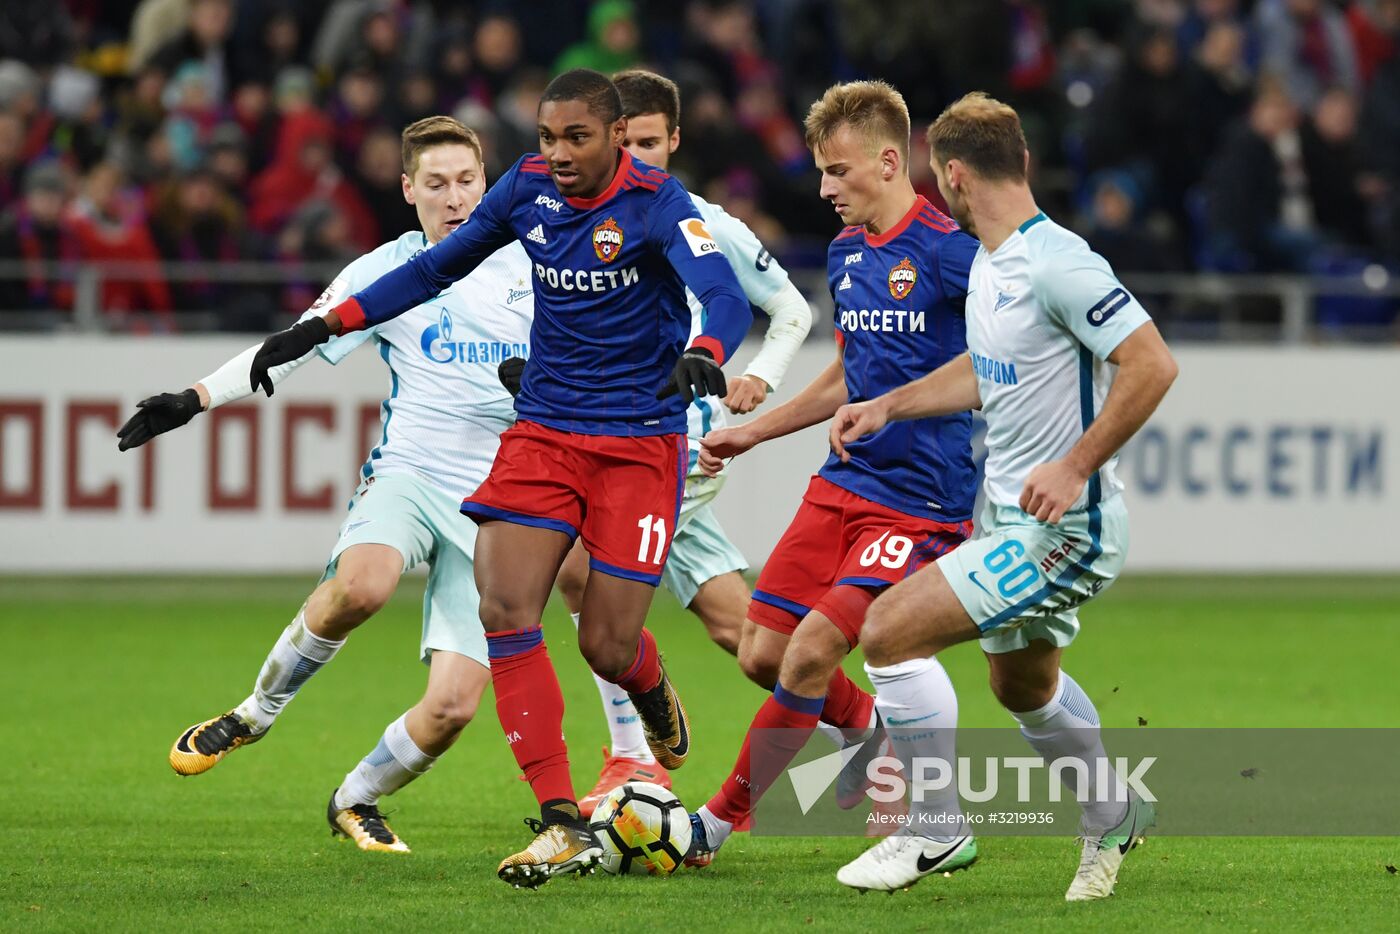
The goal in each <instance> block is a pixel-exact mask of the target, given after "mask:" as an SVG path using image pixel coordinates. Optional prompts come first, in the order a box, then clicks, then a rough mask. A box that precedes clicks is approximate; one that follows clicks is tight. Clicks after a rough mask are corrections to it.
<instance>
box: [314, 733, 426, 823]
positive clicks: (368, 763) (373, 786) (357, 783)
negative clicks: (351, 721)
mask: <svg viewBox="0 0 1400 934" xmlns="http://www.w3.org/2000/svg"><path fill="white" fill-rule="evenodd" d="M407 717H408V714H404V715H403V716H402V717H399V718H398V719H397V720H395V721H394V722H393V723H391V724H389V726H388V727H386V728H385V730H384V735H383V736H381V737H380V738H379V744H378V745H377V746H375V747H374V750H373V751H372V752H371V753H370V754H369V755H367V756H365V757H364V758H363V759H361V760H360V764H359V765H357V766H355V768H354V769H352V770H351V771H350V774H349V775H346V776H345V781H343V782H341V783H340V788H339V789H338V790H337V791H336V793H335V806H336V807H338V808H342V809H343V808H348V807H350V806H351V805H352V804H377V803H378V802H379V796H380V795H391V794H393V793H394V792H396V791H398V790H399V789H400V788H402V787H403V786H404V785H407V784H408V783H409V782H411V781H413V780H414V779H415V778H417V777H418V776H420V775H422V774H423V773H424V772H426V771H428V769H430V768H432V767H433V763H435V762H437V760H438V757H437V756H430V755H428V754H427V753H426V752H424V751H423V750H421V749H419V748H418V744H417V743H415V742H414V741H413V737H411V736H409V735H408V728H407V727H406V726H405V725H404V720H405V719H406V718H407Z"/></svg>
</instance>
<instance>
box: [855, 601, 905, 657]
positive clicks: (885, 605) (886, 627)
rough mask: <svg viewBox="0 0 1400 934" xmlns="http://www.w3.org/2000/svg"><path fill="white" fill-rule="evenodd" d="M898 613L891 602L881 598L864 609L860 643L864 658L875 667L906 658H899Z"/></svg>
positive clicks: (900, 646)
mask: <svg viewBox="0 0 1400 934" xmlns="http://www.w3.org/2000/svg"><path fill="white" fill-rule="evenodd" d="M899 618H900V617H899V614H898V613H897V612H895V611H892V610H891V604H890V603H889V602H888V601H886V600H884V599H883V598H880V599H877V600H876V601H875V602H874V603H872V604H870V608H869V609H867V610H866V611H865V622H864V623H863V624H862V625H861V627H860V645H861V648H862V649H863V650H864V651H865V660H866V662H868V663H869V664H871V665H874V666H875V667H876V668H883V667H885V666H886V665H895V664H898V663H899V662H902V661H905V660H906V659H904V658H901V657H900V655H901V654H902V653H903V646H902V645H901V643H902V642H903V641H904V640H902V639H901V635H902V633H901V631H900V626H899Z"/></svg>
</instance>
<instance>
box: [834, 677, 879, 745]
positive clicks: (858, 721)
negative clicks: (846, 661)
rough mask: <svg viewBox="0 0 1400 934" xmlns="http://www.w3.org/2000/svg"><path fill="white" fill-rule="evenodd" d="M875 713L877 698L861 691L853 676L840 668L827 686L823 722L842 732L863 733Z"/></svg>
mask: <svg viewBox="0 0 1400 934" xmlns="http://www.w3.org/2000/svg"><path fill="white" fill-rule="evenodd" d="M874 712H875V697H874V695H872V694H867V693H866V692H865V691H862V690H861V689H860V686H859V685H857V684H856V683H855V682H854V681H852V680H851V676H850V675H848V674H846V673H845V672H844V671H842V670H841V669H840V668H838V669H836V672H835V673H834V674H832V676H831V683H830V684H828V685H827V686H826V704H825V705H823V707H822V722H823V723H830V724H831V725H832V726H837V727H840V728H841V729H842V730H847V731H852V730H853V731H856V732H861V731H863V730H866V729H868V728H869V726H870V716H871V714H873V713H874Z"/></svg>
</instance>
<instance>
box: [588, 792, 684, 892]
mask: <svg viewBox="0 0 1400 934" xmlns="http://www.w3.org/2000/svg"><path fill="white" fill-rule="evenodd" d="M588 826H589V827H590V828H591V829H592V830H593V835H594V836H595V837H597V838H598V843H599V845H601V846H602V848H603V858H602V859H601V860H599V863H598V864H599V865H600V866H602V867H603V870H604V871H605V872H610V873H612V874H613V875H616V876H623V875H627V874H629V873H633V874H636V875H653V876H665V875H669V874H671V873H673V872H675V871H676V868H677V867H678V866H680V864H681V862H682V861H683V860H684V859H685V852H686V850H688V849H690V835H691V831H690V815H689V814H687V813H686V811H685V806H684V805H682V804H681V802H680V799H679V798H677V797H676V796H675V795H674V794H672V793H671V791H670V789H667V788H662V787H661V786H660V785H653V784H652V783H650V782H628V783H627V784H625V785H618V786H617V787H616V788H614V789H613V790H612V791H610V792H608V796H607V797H606V798H604V799H603V800H602V801H601V802H599V804H598V808H597V810H595V811H594V812H593V820H592V821H591V822H590V823H589V825H588Z"/></svg>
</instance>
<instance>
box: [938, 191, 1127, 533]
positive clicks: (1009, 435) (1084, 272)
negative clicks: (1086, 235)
mask: <svg viewBox="0 0 1400 934" xmlns="http://www.w3.org/2000/svg"><path fill="white" fill-rule="evenodd" d="M966 309H967V347H968V351H969V353H970V354H971V357H972V366H973V371H974V372H975V373H976V374H977V386H978V391H979V392H980V393H981V397H982V415H983V416H984V417H985V418H986V420H987V466H986V475H987V484H986V494H987V499H988V500H989V501H990V502H993V503H996V504H998V505H1002V506H1012V507H1015V506H1018V505H1019V503H1020V499H1021V491H1022V488H1023V487H1024V486H1025V483H1026V477H1027V476H1028V475H1029V474H1030V472H1031V470H1032V469H1033V468H1034V467H1036V466H1038V465H1040V464H1043V463H1045V462H1047V461H1053V460H1058V459H1060V458H1062V457H1064V456H1065V455H1066V454H1067V453H1069V450H1070V448H1072V447H1073V446H1074V444H1075V442H1077V441H1078V440H1079V439H1080V437H1082V436H1083V434H1084V430H1085V429H1086V428H1088V426H1089V423H1090V422H1092V421H1093V420H1094V418H1095V416H1097V414H1098V412H1099V410H1100V408H1102V406H1103V401H1104V397H1105V396H1107V395H1108V389H1109V387H1110V386H1111V385H1112V384H1113V375H1114V372H1115V371H1116V369H1117V368H1116V367H1114V366H1113V365H1112V364H1109V363H1108V362H1106V361H1107V357H1108V355H1109V354H1111V353H1112V352H1113V350H1114V348H1116V347H1117V346H1118V345H1119V344H1120V343H1122V341H1123V339H1124V338H1126V337H1127V336H1128V335H1129V334H1131V333H1132V332H1133V331H1135V330H1136V329H1137V328H1139V327H1140V326H1142V325H1143V324H1144V323H1146V322H1147V321H1148V320H1150V319H1149V318H1148V315H1147V311H1146V310H1145V309H1144V308H1143V307H1142V305H1141V304H1139V303H1138V300H1137V299H1135V298H1134V297H1133V296H1132V294H1131V293H1129V292H1128V290H1127V289H1125V288H1123V285H1122V283H1120V282H1119V281H1118V278H1117V277H1116V276H1115V275H1114V274H1113V270H1112V269H1111V268H1109V265H1108V262H1107V261H1106V260H1104V258H1103V257H1102V256H1099V255H1098V254H1097V253H1095V252H1094V251H1093V250H1091V249H1089V245H1088V244H1087V243H1085V242H1084V240H1083V238H1082V237H1080V236H1078V235H1077V234H1075V233H1072V232H1071V231H1068V230H1066V229H1065V228H1063V227H1061V226H1060V225H1059V224H1056V223H1055V222H1054V221H1052V220H1050V219H1049V218H1047V217H1046V216H1045V215H1044V214H1037V215H1036V216H1035V217H1033V218H1031V219H1030V220H1028V221H1026V222H1025V223H1024V224H1022V225H1021V227H1020V229H1019V230H1017V231H1016V232H1015V233H1013V234H1012V235H1011V236H1010V237H1009V238H1007V240H1006V242H1005V243H1003V244H1001V245H1000V246H999V247H997V249H996V252H994V253H988V252H987V249H986V247H981V248H979V249H978V250H977V255H976V256H975V257H974V258H973V260H972V270H971V273H970V274H969V277H968V288H967V305H966ZM1117 460H1118V458H1117V457H1116V456H1115V457H1112V458H1110V459H1109V461H1108V462H1107V463H1106V464H1104V466H1103V467H1102V469H1100V470H1099V472H1098V476H1097V477H1096V478H1091V479H1090V482H1089V483H1088V484H1086V487H1085V491H1084V493H1083V494H1082V495H1081V496H1080V498H1079V500H1078V501H1077V502H1076V503H1075V505H1074V508H1075V509H1084V508H1087V507H1089V506H1094V505H1097V503H1098V502H1101V501H1102V500H1106V499H1109V498H1111V497H1113V496H1116V495H1117V494H1118V493H1119V492H1121V491H1122V489H1123V485H1122V483H1121V482H1119V480H1118V477H1117V475H1116V474H1115V472H1114V467H1115V465H1116V464H1117Z"/></svg>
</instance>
